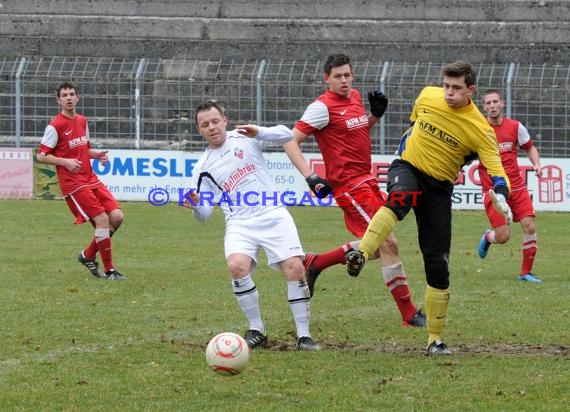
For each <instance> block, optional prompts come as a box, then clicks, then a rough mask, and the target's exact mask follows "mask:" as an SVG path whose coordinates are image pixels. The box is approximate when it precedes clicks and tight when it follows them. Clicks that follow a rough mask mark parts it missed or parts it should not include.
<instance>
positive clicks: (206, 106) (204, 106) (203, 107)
mask: <svg viewBox="0 0 570 412" xmlns="http://www.w3.org/2000/svg"><path fill="white" fill-rule="evenodd" d="M210 109H216V110H217V111H218V112H220V114H221V115H222V116H225V115H226V110H225V109H224V106H222V105H221V104H219V103H218V102H217V101H215V100H206V101H205V102H204V103H200V105H198V107H196V111H195V112H194V122H195V123H196V124H198V113H200V112H207V111H208V110H210Z"/></svg>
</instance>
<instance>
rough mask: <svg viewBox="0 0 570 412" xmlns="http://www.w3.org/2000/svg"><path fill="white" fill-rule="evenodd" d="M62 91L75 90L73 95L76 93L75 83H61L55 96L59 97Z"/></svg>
mask: <svg viewBox="0 0 570 412" xmlns="http://www.w3.org/2000/svg"><path fill="white" fill-rule="evenodd" d="M63 89H73V90H75V93H77V86H76V85H75V83H73V82H63V83H60V84H59V86H57V91H56V92H55V95H56V96H57V97H59V95H60V93H61V91H62V90H63Z"/></svg>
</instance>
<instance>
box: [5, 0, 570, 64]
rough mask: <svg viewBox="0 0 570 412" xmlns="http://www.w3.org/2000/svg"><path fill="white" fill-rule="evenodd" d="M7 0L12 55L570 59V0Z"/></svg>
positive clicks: (7, 30)
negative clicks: (120, 0) (343, 55)
mask: <svg viewBox="0 0 570 412" xmlns="http://www.w3.org/2000/svg"><path fill="white" fill-rule="evenodd" d="M0 1H1V0H0ZM0 4H1V7H0V39H1V42H0V54H3V55H48V56H49V55H58V56H126V57H160V58H171V57H185V58H189V59H196V58H199V59H201V60H207V59H236V58H238V59H260V58H266V59H272V58H273V59H283V58H291V59H315V58H322V57H324V56H325V55H326V54H329V53H331V52H338V51H344V52H347V53H349V54H350V55H351V56H353V57H354V58H355V59H370V60H391V61H412V62H416V61H451V60H455V59H458V58H463V59H465V60H468V61H471V62H474V63H475V62H489V63H491V62H496V63H502V62H525V63H563V64H565V63H570V34H569V33H570V2H568V1H546V0H543V1H528V0H510V1H501V0H496V1H490V0H473V1H466V0H463V1H457V0H452V1H440V0H412V1H402V0H385V1H357V0H353V1H350V2H337V1H328V0H316V1H312V2H307V1H299V0H293V1H282V0H275V1H267V0H258V1H255V0H235V1H204V0H197V1H188V0H162V1H140V0H130V1H122V2H117V1H113V0H98V1H89V0H75V1H68V0H60V1H57V0H52V1H49V0H18V1H10V2H8V3H5V2H2V3H0Z"/></svg>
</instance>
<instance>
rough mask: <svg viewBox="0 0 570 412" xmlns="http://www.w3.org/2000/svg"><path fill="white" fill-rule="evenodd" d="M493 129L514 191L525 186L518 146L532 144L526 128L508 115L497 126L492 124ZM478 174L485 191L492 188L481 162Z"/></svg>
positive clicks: (524, 147)
mask: <svg viewBox="0 0 570 412" xmlns="http://www.w3.org/2000/svg"><path fill="white" fill-rule="evenodd" d="M491 126H493V125H491ZM493 129H494V130H495V134H496V135H497V144H498V146H499V154H500V155H501V162H502V163H503V168H504V169H505V172H506V173H507V176H508V177H509V180H510V182H511V190H512V191H515V190H520V189H522V188H524V187H526V186H525V184H524V181H523V178H522V176H521V173H520V169H519V163H518V160H517V154H518V148H519V147H520V148H522V149H528V148H529V147H532V145H533V143H532V140H531V139H530V135H529V133H528V130H526V127H524V126H523V125H522V123H521V122H519V121H518V120H514V119H510V118H508V117H504V118H503V121H502V123H501V124H500V125H499V126H493ZM479 176H480V178H481V185H482V186H483V191H484V192H485V193H486V192H487V191H488V190H489V189H492V188H493V182H492V181H491V178H490V177H489V173H487V169H486V168H485V166H483V164H481V163H479Z"/></svg>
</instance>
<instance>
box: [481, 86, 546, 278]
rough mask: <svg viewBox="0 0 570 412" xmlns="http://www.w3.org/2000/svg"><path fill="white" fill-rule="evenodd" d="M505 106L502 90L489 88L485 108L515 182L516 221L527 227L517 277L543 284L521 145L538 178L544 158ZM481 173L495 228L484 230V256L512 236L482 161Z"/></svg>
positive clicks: (512, 199)
mask: <svg viewBox="0 0 570 412" xmlns="http://www.w3.org/2000/svg"><path fill="white" fill-rule="evenodd" d="M504 107H505V102H504V100H503V98H502V96H501V93H500V92H499V91H498V90H487V91H486V92H485V94H484V95H483V109H484V111H485V112H486V114H487V121H488V122H489V124H490V125H491V126H492V127H493V129H495V134H496V135H497V143H498V145H499V154H500V155H501V162H502V163H503V168H504V169H505V172H506V173H507V176H508V177H509V180H510V181H511V193H510V195H509V198H508V199H507V203H508V204H509V206H510V207H511V211H512V212H513V220H514V221H515V222H520V224H521V227H522V230H523V245H522V254H523V260H522V267H521V272H520V275H519V276H518V277H517V279H518V280H521V281H526V282H533V283H541V282H542V281H541V280H540V279H539V278H538V277H536V276H535V275H533V273H532V265H533V263H534V258H535V256H536V251H537V243H536V225H535V222H534V216H535V212H534V207H533V205H532V199H531V198H530V195H529V193H528V190H527V188H526V185H525V183H524V181H523V178H522V176H521V173H520V169H519V164H518V162H517V152H518V148H519V147H520V148H521V149H523V150H524V151H525V152H526V154H527V156H528V158H529V160H530V162H531V163H532V168H533V169H534V173H535V174H536V176H537V177H541V176H542V169H541V167H540V157H539V154H538V150H537V149H536V147H535V146H534V144H533V142H532V140H531V138H530V135H529V133H528V131H527V129H526V128H525V127H524V126H523V125H522V123H520V122H519V121H517V120H514V119H510V118H508V117H506V116H505V115H504V114H503V108H504ZM479 176H480V178H481V186H482V188H483V194H484V196H483V199H484V202H485V211H486V212H487V217H488V218H489V223H491V227H492V229H490V230H486V231H485V233H483V237H482V238H481V241H480V242H479V247H478V253H479V257H481V258H484V257H485V256H487V252H488V250H489V247H490V246H491V244H493V243H499V244H502V243H506V242H507V241H508V240H509V239H510V237H511V227H510V226H509V225H507V222H506V220H505V217H504V216H503V215H501V214H500V213H498V212H497V211H496V210H495V208H494V207H493V204H492V201H491V199H490V198H489V196H488V195H487V192H488V191H489V189H491V188H492V187H493V183H492V182H491V178H490V177H489V174H488V173H487V169H486V168H485V166H483V165H482V164H480V165H479Z"/></svg>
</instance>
